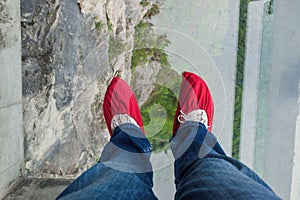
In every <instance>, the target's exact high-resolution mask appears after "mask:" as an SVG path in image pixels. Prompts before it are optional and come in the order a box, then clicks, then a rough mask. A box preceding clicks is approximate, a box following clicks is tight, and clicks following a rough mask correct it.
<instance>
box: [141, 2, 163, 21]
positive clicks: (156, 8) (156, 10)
mask: <svg viewBox="0 0 300 200" xmlns="http://www.w3.org/2000/svg"><path fill="white" fill-rule="evenodd" d="M159 12H160V9H159V6H158V5H157V4H153V5H152V7H151V8H150V9H149V10H148V11H147V13H146V14H145V16H144V17H146V18H149V19H151V17H152V16H154V15H157V14H158V13H159Z"/></svg>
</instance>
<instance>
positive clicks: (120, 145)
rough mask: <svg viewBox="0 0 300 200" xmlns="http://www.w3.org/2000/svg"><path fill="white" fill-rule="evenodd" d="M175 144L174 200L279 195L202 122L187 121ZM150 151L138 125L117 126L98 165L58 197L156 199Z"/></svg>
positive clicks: (175, 137)
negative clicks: (227, 152) (227, 151)
mask: <svg viewBox="0 0 300 200" xmlns="http://www.w3.org/2000/svg"><path fill="white" fill-rule="evenodd" d="M170 143H171V149H172V152H173V155H174V157H175V159H176V160H175V163H174V165H175V184H176V189H177V192H176V195H175V199H189V200H193V199H212V200H213V199H279V198H278V197H277V196H276V194H274V193H273V191H272V190H271V189H270V187H269V186H268V185H267V184H266V183H265V182H264V181H263V180H262V179H261V178H259V177H258V176H257V175H256V174H255V173H254V172H253V171H252V170H250V169H249V168H248V167H246V166H245V165H243V164H242V163H241V162H239V161H237V160H235V159H232V158H229V157H227V156H226V155H225V153H224V151H223V149H222V148H221V146H220V145H219V143H218V142H217V139H216V137H215V136H214V135H213V134H212V133H209V132H208V131H207V129H206V127H205V126H204V125H203V124H201V123H197V122H186V123H184V124H183V125H182V126H181V127H180V128H179V130H178V131H177V133H176V134H175V135H174V136H173V137H172V138H171V140H170ZM151 150H152V148H151V145H150V143H149V141H148V140H147V138H145V136H144V135H143V134H142V132H141V131H140V129H139V128H137V127H136V126H134V125H132V124H123V125H121V126H119V127H117V128H116V129H115V130H114V134H113V136H112V138H111V140H110V142H109V143H108V144H107V145H106V147H105V148H104V150H103V153H102V156H101V158H100V161H99V163H97V164H96V165H95V166H94V167H92V168H91V169H89V170H88V171H87V172H85V173H84V174H82V175H81V176H80V177H79V178H78V179H76V180H75V181H74V182H73V183H72V184H71V185H70V186H68V188H67V189H66V190H65V191H63V192H62V193H61V194H60V196H59V197H58V199H157V198H156V197H155V195H154V194H153V191H152V187H153V181H152V178H153V173H152V167H151V163H150V161H149V159H150V154H151Z"/></svg>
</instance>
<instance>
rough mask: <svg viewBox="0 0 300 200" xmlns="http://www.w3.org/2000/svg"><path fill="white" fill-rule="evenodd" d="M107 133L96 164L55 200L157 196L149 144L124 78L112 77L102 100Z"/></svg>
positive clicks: (131, 93)
mask: <svg viewBox="0 0 300 200" xmlns="http://www.w3.org/2000/svg"><path fill="white" fill-rule="evenodd" d="M103 112H104V117H105V121H106V124H107V127H108V130H109V133H110V135H111V139H110V142H109V143H108V144H107V145H106V146H105V148H104V150H103V152H102V155H101V157H100V161H99V163H97V164H96V165H95V166H94V167H92V168H91V169H89V170H88V171H87V172H85V173H84V174H82V175H81V176H80V177H79V178H78V179H76V180H75V181H74V182H73V183H71V185H70V186H68V188H67V189H65V190H64V191H63V192H62V193H61V194H60V195H59V196H58V199H157V198H156V197H155V195H154V194H153V191H152V187H153V180H152V178H153V172H152V166H151V163H150V154H151V151H152V147H151V145H150V143H149V141H148V139H147V138H146V137H145V135H144V128H143V123H142V118H141V115H140V111H139V108H138V104H137V102H136V99H135V97H134V94H133V92H132V90H131V89H130V87H129V86H128V85H127V83H126V82H125V81H123V80H122V79H120V78H114V79H113V80H112V82H111V84H110V85H109V87H108V89H107V91H106V94H105V97H104V103H103Z"/></svg>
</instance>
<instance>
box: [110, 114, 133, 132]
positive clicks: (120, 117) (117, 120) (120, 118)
mask: <svg viewBox="0 0 300 200" xmlns="http://www.w3.org/2000/svg"><path fill="white" fill-rule="evenodd" d="M125 123H131V124H134V125H136V126H137V127H139V125H138V124H137V122H136V121H135V120H134V119H133V118H132V117H130V116H129V115H127V114H117V115H115V116H114V117H113V118H112V120H111V125H110V126H111V129H112V130H114V129H115V128H116V127H117V126H120V125H121V124H125Z"/></svg>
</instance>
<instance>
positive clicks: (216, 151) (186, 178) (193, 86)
mask: <svg viewBox="0 0 300 200" xmlns="http://www.w3.org/2000/svg"><path fill="white" fill-rule="evenodd" d="M213 112H214V106H213V101H212V97H211V94H210V92H209V89H208V87H207V85H206V83H205V82H204V81H203V80H202V79H201V78H200V77H198V76H197V75H195V74H193V73H188V72H185V73H183V79H182V84H181V89H180V94H179V100H178V108H177V111H176V114H175V119H174V127H173V137H172V138H171V149H172V152H173V155H174V157H175V164H174V165H175V184H176V189H177V192H176V195H175V198H176V199H189V200H190V199H278V197H277V196H276V195H275V194H274V193H273V191H272V190H271V189H270V187H269V186H268V185H267V184H266V183H265V182H264V181H263V180H262V179H261V178H259V177H258V176H257V175H256V174H255V173H254V172H253V171H252V170H250V169H249V168H247V167H246V166H245V165H243V164H242V163H241V162H239V161H237V160H234V159H232V158H229V157H227V156H226V155H225V153H224V151H223V149H222V148H221V146H220V145H219V143H218V142H217V139H216V137H215V136H214V135H213V134H212V133H210V132H209V131H211V130H212V124H213V123H212V122H213ZM185 113H186V114H185ZM208 130H209V131H208Z"/></svg>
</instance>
